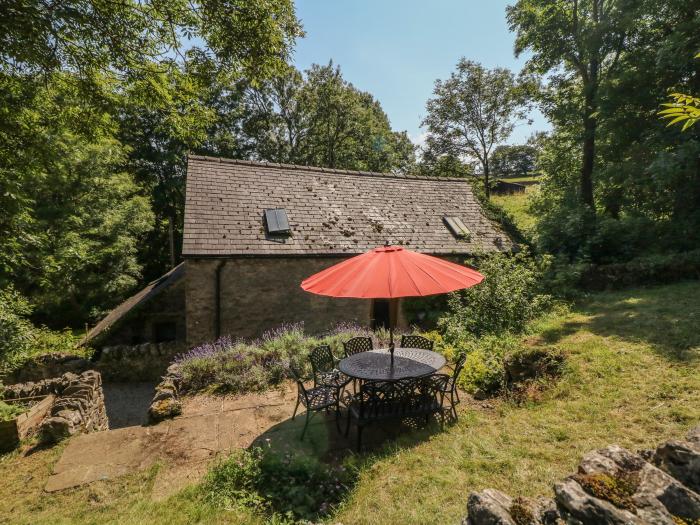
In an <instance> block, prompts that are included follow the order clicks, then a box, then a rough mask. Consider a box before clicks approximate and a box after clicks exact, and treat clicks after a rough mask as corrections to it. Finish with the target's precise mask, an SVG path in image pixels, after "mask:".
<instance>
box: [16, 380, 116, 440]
mask: <svg viewBox="0 0 700 525" xmlns="http://www.w3.org/2000/svg"><path fill="white" fill-rule="evenodd" d="M48 394H54V395H55V396H56V399H55V401H54V403H53V405H52V406H51V408H50V409H49V412H48V415H47V417H46V418H44V420H43V421H42V422H41V424H40V425H39V428H38V435H39V439H40V441H41V442H42V443H55V442H57V441H60V440H61V439H63V438H66V437H68V436H72V435H73V434H75V433H77V432H96V431H99V430H107V429H108V428H109V424H108V420H107V412H106V410H105V404H104V394H103V392H102V378H101V376H100V373H99V372H97V371H95V370H87V371H85V372H82V373H81V374H75V373H73V372H67V373H65V374H63V375H62V376H60V377H55V378H51V379H43V380H40V381H37V382H27V383H21V384H16V385H10V386H7V387H5V389H4V391H3V397H4V398H5V399H18V398H26V397H38V396H46V395H48Z"/></svg>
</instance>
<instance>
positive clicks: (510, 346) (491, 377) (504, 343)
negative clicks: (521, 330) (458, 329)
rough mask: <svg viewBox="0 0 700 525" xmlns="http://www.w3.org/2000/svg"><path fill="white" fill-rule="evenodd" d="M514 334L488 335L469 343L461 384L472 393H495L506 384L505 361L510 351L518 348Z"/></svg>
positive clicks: (460, 378) (460, 379)
mask: <svg viewBox="0 0 700 525" xmlns="http://www.w3.org/2000/svg"><path fill="white" fill-rule="evenodd" d="M518 345H519V342H518V340H517V339H515V338H513V337H512V336H496V335H486V336H484V337H481V338H480V339H478V340H476V339H475V340H473V341H472V342H471V344H469V345H467V346H466V348H467V360H466V361H465V363H464V370H463V372H462V374H461V375H460V377H459V386H460V387H461V388H463V389H464V390H466V391H467V392H469V393H471V394H477V393H483V394H493V393H496V392H498V391H499V390H501V389H502V388H503V387H504V386H505V384H506V374H505V369H504V367H503V363H504V360H505V357H506V354H507V353H508V352H511V351H514V350H515V349H517V348H518Z"/></svg>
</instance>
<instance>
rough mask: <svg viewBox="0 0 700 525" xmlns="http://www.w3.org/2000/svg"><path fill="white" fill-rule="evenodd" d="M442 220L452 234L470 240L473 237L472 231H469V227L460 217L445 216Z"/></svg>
mask: <svg viewBox="0 0 700 525" xmlns="http://www.w3.org/2000/svg"><path fill="white" fill-rule="evenodd" d="M442 220H443V221H444V222H445V225H446V226H447V228H448V229H449V230H450V231H451V232H452V234H453V235H454V236H455V237H457V238H458V239H464V240H466V241H468V240H469V239H470V238H471V236H472V232H471V231H469V228H467V226H466V224H464V223H463V222H462V219H460V218H459V217H443V218H442Z"/></svg>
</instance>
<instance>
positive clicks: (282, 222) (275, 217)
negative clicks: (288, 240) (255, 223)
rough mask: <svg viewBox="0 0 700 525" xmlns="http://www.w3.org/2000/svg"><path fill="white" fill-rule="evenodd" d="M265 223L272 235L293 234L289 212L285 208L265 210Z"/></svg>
mask: <svg viewBox="0 0 700 525" xmlns="http://www.w3.org/2000/svg"><path fill="white" fill-rule="evenodd" d="M265 223H266V225H267V233H269V234H270V235H289V234H290V233H291V230H290V229H289V220H288V219H287V210H285V209H284V208H274V209H270V210H265Z"/></svg>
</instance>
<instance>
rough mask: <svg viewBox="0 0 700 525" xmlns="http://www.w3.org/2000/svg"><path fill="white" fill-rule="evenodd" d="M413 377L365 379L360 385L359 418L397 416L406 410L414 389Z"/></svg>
mask: <svg viewBox="0 0 700 525" xmlns="http://www.w3.org/2000/svg"><path fill="white" fill-rule="evenodd" d="M414 381H415V379H414V378H408V379H399V380H398V381H367V382H365V383H362V385H361V386H360V393H359V395H358V397H359V406H360V418H377V417H382V416H387V417H388V416H398V415H401V414H403V413H404V412H405V411H406V408H407V405H408V403H409V402H410V398H411V396H412V395H413V391H414V388H413V387H414V384H413V383H414Z"/></svg>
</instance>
